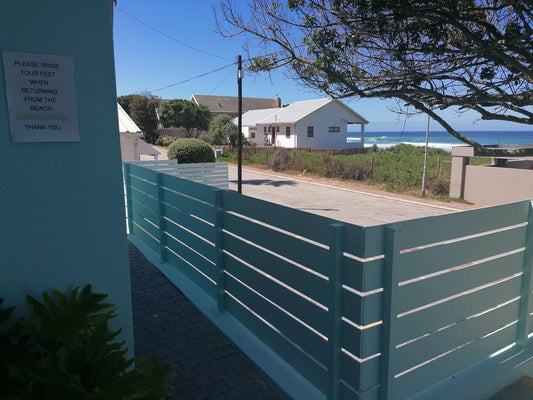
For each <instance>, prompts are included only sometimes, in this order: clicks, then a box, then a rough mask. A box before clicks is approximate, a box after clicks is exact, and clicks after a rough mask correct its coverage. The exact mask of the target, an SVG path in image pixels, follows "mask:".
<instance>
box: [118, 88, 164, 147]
mask: <svg viewBox="0 0 533 400" xmlns="http://www.w3.org/2000/svg"><path fill="white" fill-rule="evenodd" d="M118 103H119V104H120V105H121V106H122V108H123V109H124V111H126V112H127V113H128V115H129V116H130V117H131V119H133V121H134V122H135V123H136V124H137V126H138V127H139V128H141V130H142V132H143V134H144V140H145V141H147V142H148V143H155V141H156V139H157V138H158V137H159V135H158V133H157V125H158V121H157V113H156V107H157V106H158V104H159V99H158V98H157V97H155V96H152V95H148V94H147V95H140V94H130V95H127V96H120V97H119V98H118Z"/></svg>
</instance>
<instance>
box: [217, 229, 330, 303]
mask: <svg viewBox="0 0 533 400" xmlns="http://www.w3.org/2000/svg"><path fill="white" fill-rule="evenodd" d="M223 242H224V250H225V251H226V252H228V253H230V254H233V255H236V256H238V257H239V258H240V259H241V260H243V261H245V262H247V263H249V264H251V265H253V266H254V267H256V268H258V269H259V270H261V271H263V272H264V273H266V274H268V275H270V276H272V277H273V278H275V279H278V280H280V281H281V282H283V283H285V284H286V285H288V286H290V287H292V288H293V289H295V290H297V291H299V292H301V293H302V294H304V295H306V296H308V297H310V298H312V299H313V300H315V301H317V302H319V303H321V304H324V305H325V304H327V287H328V281H327V280H326V279H323V278H321V277H319V276H316V275H314V274H312V273H310V272H309V271H306V270H305V269H303V268H300V267H298V266H296V265H294V264H291V263H289V262H287V261H285V260H283V259H281V258H279V257H276V256H274V255H272V254H270V253H267V252H265V251H263V250H261V249H258V248H257V247H254V246H252V245H251V244H249V243H246V242H243V241H242V240H240V239H238V238H236V237H233V236H231V235H228V234H227V233H226V234H224V238H223Z"/></svg>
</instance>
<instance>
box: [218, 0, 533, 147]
mask: <svg viewBox="0 0 533 400" xmlns="http://www.w3.org/2000/svg"><path fill="white" fill-rule="evenodd" d="M241 9H242V8H241ZM219 10H220V14H219V17H218V18H219V20H218V22H217V24H218V27H219V28H218V29H219V31H220V32H221V33H222V34H223V35H235V34H241V33H242V34H245V35H247V36H248V44H251V43H253V42H255V41H258V42H259V45H260V46H261V47H260V48H261V49H262V50H263V54H261V55H259V56H255V57H253V55H251V60H252V62H251V64H250V65H249V67H248V68H249V69H251V70H253V71H268V70H272V69H275V68H279V67H282V66H288V67H289V68H290V71H292V73H293V74H294V75H295V77H296V78H297V79H299V80H300V81H301V82H302V83H303V84H304V85H307V86H310V87H312V88H314V89H318V90H320V91H323V92H325V93H327V94H328V95H330V96H332V97H336V98H347V97H359V98H394V99H397V100H398V106H399V110H404V111H403V112H405V107H404V106H405V105H409V106H412V107H413V108H414V109H416V110H417V111H419V112H424V113H426V114H428V115H430V116H431V118H433V119H434V120H435V121H437V122H438V123H440V125H441V126H442V127H443V128H445V129H446V130H447V131H448V132H449V133H451V134H452V135H453V136H455V137H456V138H458V139H459V140H461V141H463V142H465V143H468V144H471V145H473V146H474V147H475V148H476V149H479V148H481V145H479V144H478V143H476V142H474V141H472V140H471V139H469V138H468V137H465V136H463V135H461V134H460V133H459V132H457V131H456V130H455V129H454V128H453V126H451V124H450V123H449V122H448V121H446V120H445V119H444V117H442V116H441V111H442V110H445V109H453V110H456V111H458V112H464V111H466V110H473V111H475V112H477V113H478V114H479V116H480V118H481V119H483V120H500V121H510V122H515V123H517V124H527V125H533V109H532V107H531V106H532V105H533V67H532V60H533V40H532V39H533V26H532V25H533V3H531V1H525V0H524V1H519V0H288V1H287V3H286V6H283V5H282V4H281V3H274V2H272V1H269V0H253V1H251V4H250V7H249V10H248V11H249V14H250V15H246V18H244V17H243V16H242V15H241V14H239V12H238V11H237V9H236V8H235V7H234V5H233V4H232V2H231V0H221V3H220V7H219ZM220 15H221V16H222V20H223V21H225V23H224V25H222V23H221V22H220V21H221V20H220ZM254 44H256V43H254ZM248 47H249V48H258V46H248ZM271 49H272V50H274V52H270V53H269V50H271ZM486 153H490V151H488V150H486Z"/></svg>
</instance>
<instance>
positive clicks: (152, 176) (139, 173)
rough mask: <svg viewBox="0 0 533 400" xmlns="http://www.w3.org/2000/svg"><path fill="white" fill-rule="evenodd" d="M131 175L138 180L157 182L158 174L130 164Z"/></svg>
mask: <svg viewBox="0 0 533 400" xmlns="http://www.w3.org/2000/svg"><path fill="white" fill-rule="evenodd" d="M130 175H131V177H132V178H134V177H136V178H138V179H146V180H147V181H150V182H155V181H156V177H157V172H156V171H152V170H151V169H149V168H145V167H142V166H139V165H135V164H130Z"/></svg>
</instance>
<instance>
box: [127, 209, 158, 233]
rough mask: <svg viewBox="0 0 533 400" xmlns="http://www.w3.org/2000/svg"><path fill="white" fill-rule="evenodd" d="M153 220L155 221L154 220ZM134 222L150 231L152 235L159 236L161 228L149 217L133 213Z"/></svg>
mask: <svg viewBox="0 0 533 400" xmlns="http://www.w3.org/2000/svg"><path fill="white" fill-rule="evenodd" d="M152 222H153V221H152ZM133 223H134V224H137V225H138V226H140V227H141V228H142V229H143V230H145V231H146V232H148V233H149V234H150V235H152V236H154V237H156V238H157V237H159V228H158V227H157V226H154V225H153V224H151V223H150V222H149V221H148V220H147V218H145V217H143V215H141V214H138V213H135V212H134V213H133Z"/></svg>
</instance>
